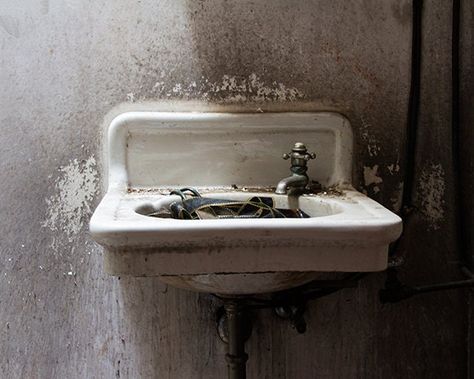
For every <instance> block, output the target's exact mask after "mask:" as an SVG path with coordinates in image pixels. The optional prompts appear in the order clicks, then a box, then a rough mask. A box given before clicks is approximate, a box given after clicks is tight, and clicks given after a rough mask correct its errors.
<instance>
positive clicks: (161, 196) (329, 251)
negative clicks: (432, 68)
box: [90, 112, 401, 294]
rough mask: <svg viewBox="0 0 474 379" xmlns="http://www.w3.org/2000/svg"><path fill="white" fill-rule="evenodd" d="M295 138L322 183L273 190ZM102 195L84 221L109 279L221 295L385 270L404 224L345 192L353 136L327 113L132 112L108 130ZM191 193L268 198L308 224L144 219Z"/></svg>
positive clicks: (284, 171) (348, 186) (313, 176)
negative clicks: (157, 281) (148, 279)
mask: <svg viewBox="0 0 474 379" xmlns="http://www.w3.org/2000/svg"><path fill="white" fill-rule="evenodd" d="M295 141H304V142H305V143H306V145H307V146H308V148H310V149H311V150H313V151H315V152H316V154H317V158H316V160H315V161H311V162H309V171H308V175H309V177H310V178H311V179H313V180H315V181H317V182H319V183H320V184H321V185H322V187H323V188H331V190H326V191H325V190H321V191H315V192H316V193H311V194H307V195H302V196H299V197H297V196H287V195H276V194H274V193H272V192H271V187H275V186H276V184H277V183H278V181H279V180H280V179H282V178H284V177H286V176H288V175H289V164H288V162H285V161H284V160H282V159H281V155H282V153H285V152H288V150H289V149H290V148H291V146H292V145H293V143H294V142H295ZM106 153H107V156H108V165H107V166H108V188H107V192H106V194H105V196H104V198H103V200H102V201H101V203H100V204H99V206H98V207H97V209H96V211H95V212H94V215H93V216H92V219H91V223H90V231H91V234H92V236H93V238H94V239H95V240H96V241H97V242H98V243H100V244H101V245H102V246H104V248H105V267H106V271H107V272H109V273H110V274H113V275H134V276H160V277H161V279H162V280H163V281H165V282H167V283H170V284H173V285H176V286H178V287H184V288H189V289H194V290H198V291H206V292H217V293H222V294H235V293H240V294H245V293H260V292H271V291H275V290H281V289H285V288H289V287H293V286H296V285H299V284H303V283H305V282H307V281H309V280H312V279H314V278H315V277H316V276H317V275H318V274H317V273H320V272H357V271H380V270H384V269H385V268H386V267H387V251H388V244H389V243H390V242H392V241H394V240H395V239H396V238H398V236H399V235H400V233H401V220H400V218H399V217H398V216H396V215H394V214H393V213H391V212H390V211H388V210H387V209H385V208H384V207H382V206H381V205H379V204H378V203H376V202H375V201H373V200H371V199H369V198H368V197H366V196H365V195H363V194H361V193H359V192H357V191H355V190H354V189H353V188H352V186H351V166H352V133H351V129H350V125H349V123H348V121H347V120H346V119H345V118H343V117H342V116H340V115H337V114H333V113H280V114H278V113H275V114H216V113H214V114H213V113H207V114H206V113H159V112H131V113H125V114H122V115H120V116H119V117H117V118H116V119H114V121H113V122H112V123H111V125H110V127H109V130H108V136H107V147H106ZM182 187H194V188H197V189H198V190H199V191H200V192H201V193H202V194H203V196H205V197H212V198H219V199H229V200H241V201H245V200H248V199H249V198H251V197H253V196H265V197H271V198H272V199H273V201H274V203H275V206H276V207H277V208H282V209H297V208H298V209H301V210H302V211H303V212H305V213H306V214H307V215H308V216H309V217H308V218H275V219H261V218H250V219H210V220H178V219H172V218H160V217H150V216H148V214H150V213H152V212H154V211H159V210H160V209H166V207H167V206H168V205H169V203H170V202H172V201H175V200H177V199H179V197H177V196H175V195H172V196H170V195H169V191H170V190H172V189H177V188H182Z"/></svg>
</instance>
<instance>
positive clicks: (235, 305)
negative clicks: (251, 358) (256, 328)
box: [224, 299, 248, 379]
mask: <svg viewBox="0 0 474 379" xmlns="http://www.w3.org/2000/svg"><path fill="white" fill-rule="evenodd" d="M244 301H245V300H239V299H228V300H226V301H225V303H224V309H225V312H226V316H227V333H228V344H227V354H226V361H227V369H228V378H229V379H245V378H246V377H247V376H246V368H245V365H246V362H247V360H248V355H247V354H246V353H245V333H244V331H245V303H244Z"/></svg>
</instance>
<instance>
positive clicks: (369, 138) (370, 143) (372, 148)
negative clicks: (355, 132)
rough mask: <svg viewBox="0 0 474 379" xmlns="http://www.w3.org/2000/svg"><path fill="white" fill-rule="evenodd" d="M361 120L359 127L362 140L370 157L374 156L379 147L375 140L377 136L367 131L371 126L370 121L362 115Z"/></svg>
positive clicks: (377, 152)
mask: <svg viewBox="0 0 474 379" xmlns="http://www.w3.org/2000/svg"><path fill="white" fill-rule="evenodd" d="M361 122H362V126H361V128H360V135H361V137H362V140H363V141H364V142H365V143H366V144H367V152H368V153H369V155H370V156H371V157H376V156H377V155H378V154H379V152H380V150H381V147H380V145H379V143H378V141H377V138H375V137H374V136H373V135H372V134H370V133H369V130H370V129H371V127H372V126H371V125H370V123H369V122H368V121H367V120H366V119H365V117H363V116H362V117H361Z"/></svg>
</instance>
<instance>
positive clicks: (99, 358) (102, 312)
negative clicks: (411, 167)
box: [0, 0, 474, 379]
mask: <svg viewBox="0 0 474 379" xmlns="http://www.w3.org/2000/svg"><path fill="white" fill-rule="evenodd" d="M464 3H466V4H465V12H464V16H463V17H464V21H465V24H466V25H469V24H471V25H472V21H473V12H474V8H473V7H472V5H470V4H469V2H464ZM424 22H425V37H424V63H423V79H422V81H423V83H422V87H423V89H422V111H421V116H420V125H421V130H420V136H419V137H420V138H419V153H418V155H417V188H416V191H417V192H416V193H417V203H418V211H417V212H416V213H415V216H414V218H413V220H412V222H411V223H410V226H409V229H408V230H407V239H406V243H405V244H404V245H403V251H404V253H405V255H406V261H407V264H406V266H405V268H404V270H403V275H402V276H403V279H405V280H407V281H408V282H411V283H424V282H433V281H439V280H447V279H453V278H459V277H460V274H459V271H458V268H457V265H458V255H457V253H456V248H455V245H454V219H453V216H452V214H453V212H452V196H451V195H450V194H451V193H452V178H451V174H450V172H451V168H450V150H449V143H448V141H449V136H450V134H449V123H450V55H449V54H450V28H451V27H450V22H451V10H450V4H449V2H443V1H435V0H428V1H425V16H424ZM469 30H470V29H469V28H465V29H464V31H463V45H464V46H465V50H464V53H463V65H464V67H465V70H464V74H466V76H465V79H464V81H463V96H464V97H463V99H464V100H463V101H464V106H465V109H469V104H470V105H471V108H470V109H472V91H473V86H472V79H471V77H472V76H468V75H469V73H470V72H471V71H472V69H471V68H470V67H472V63H473V62H472V34H471V32H470V31H469ZM410 34H411V1H409V0H402V1H400V0H384V1H379V0H357V1H356V0H354V1H345V0H308V1H299V2H296V1H288V0H273V1H270V0H258V1H257V0H240V1H236V0H194V1H186V0H161V1H156V0H155V1H152V0H141V1H137V2H130V1H125V0H116V1H104V0H96V1H78V0H66V1H57V0H41V1H33V0H25V1H23V2H21V3H11V2H7V1H6V0H1V2H0V51H1V54H0V83H1V85H2V87H1V88H2V91H1V95H0V120H1V121H0V125H1V129H0V138H1V144H0V173H1V178H2V179H1V180H0V215H1V217H0V231H1V235H2V238H1V240H0V341H1V343H0V377H2V378H64V377H67V378H119V377H120V378H173V379H177V378H222V377H224V373H225V361H224V354H225V346H224V345H222V344H221V343H220V341H219V340H218V339H217V337H216V333H215V324H214V312H215V310H216V308H217V307H218V306H219V303H218V302H216V301H215V300H213V299H212V298H211V297H210V296H208V295H198V294H195V293H190V292H185V291H181V290H175V289H173V288H169V287H167V286H165V285H163V284H160V283H159V282H158V281H157V280H154V279H150V278H148V279H136V278H116V277H108V276H106V275H104V274H103V272H102V258H101V250H100V248H98V247H97V246H96V245H95V244H94V243H93V242H92V241H91V239H90V237H89V236H88V233H87V224H88V219H89V217H90V215H91V212H92V211H93V209H94V208H95V206H96V205H97V203H98V201H99V200H100V198H101V191H102V186H101V184H102V179H103V178H102V176H101V174H100V173H101V167H102V155H101V150H100V141H101V136H102V125H103V122H104V117H105V116H106V115H107V114H109V115H110V114H111V113H110V112H112V113H114V112H119V111H121V110H124V109H156V105H155V104H154V103H153V102H155V101H158V100H159V101H160V102H161V104H162V105H161V107H162V108H163V107H164V108H170V109H183V110H186V109H189V110H191V109H193V110H231V111H252V112H253V111H258V110H263V111H271V110H279V111H281V110H291V111H298V110H301V111H303V110H336V111H339V112H341V113H343V114H344V115H346V116H347V117H348V118H349V119H350V121H351V123H352V125H353V127H354V132H355V136H356V168H355V172H354V176H355V182H356V184H357V185H358V186H359V188H360V189H363V190H365V191H367V193H368V194H369V195H370V196H372V197H373V198H375V199H376V200H378V201H380V202H382V203H383V204H384V205H386V206H388V207H390V208H397V206H398V204H399V199H400V191H401V182H402V172H401V169H400V165H401V164H402V159H403V148H404V145H403V138H404V130H405V125H406V114H407V101H408V93H409V78H410ZM163 104H164V105H163ZM463 117H464V118H465V119H466V120H471V121H472V110H471V111H467V110H466V111H465V113H464V116H463ZM466 130H468V129H466ZM466 133H467V134H466V135H467V136H466V140H465V141H467V142H468V141H469V138H470V139H471V140H472V139H473V138H474V137H473V135H472V133H471V134H469V133H470V132H469V131H466ZM463 152H464V154H465V156H466V157H467V158H466V162H473V161H474V159H473V157H472V149H471V148H466V149H464V150H463ZM469 159H470V160H469ZM469 180H470V181H469V182H466V186H468V185H471V187H470V188H474V180H473V179H472V178H470V179H469ZM466 188H468V187H466ZM471 216H472V213H471ZM471 216H469V217H471ZM470 220H471V221H472V217H471V218H470ZM471 225H472V223H471ZM383 281H384V275H383V274H375V275H372V276H370V277H368V278H367V279H364V280H363V281H361V282H360V284H359V286H358V288H356V289H347V290H344V291H340V292H339V293H337V294H334V295H331V296H328V297H326V298H323V299H321V300H319V301H317V302H315V303H312V304H311V306H310V308H309V310H308V314H307V322H308V332H307V333H306V334H304V335H298V334H297V333H296V332H295V331H294V330H293V329H291V327H290V326H289V325H287V324H286V323H284V322H282V321H281V320H279V319H277V318H276V317H275V316H274V315H273V314H272V312H270V311H261V312H258V313H257V314H256V320H255V328H254V333H253V335H252V337H251V339H250V341H249V342H248V346H247V348H248V352H249V354H250V361H249V363H248V366H249V377H250V378H268V379H276V378H313V377H318V378H406V377H408V378H422V377H423V378H424V377H444V378H448V377H449V378H466V377H468V375H470V374H469V372H468V370H469V362H470V360H469V358H468V351H469V348H468V346H469V338H471V339H472V337H471V336H470V335H468V330H470V329H469V317H471V325H472V321H473V320H472V308H471V309H469V305H468V293H467V292H464V291H453V292H449V293H436V294H432V295H427V296H424V297H418V298H413V299H411V300H408V301H406V302H404V303H401V304H398V305H393V306H384V307H382V306H381V305H380V304H379V303H378V300H377V291H378V289H379V288H380V287H381V286H382V285H383ZM471 358H472V357H471Z"/></svg>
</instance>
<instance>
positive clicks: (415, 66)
mask: <svg viewBox="0 0 474 379" xmlns="http://www.w3.org/2000/svg"><path fill="white" fill-rule="evenodd" d="M422 8H423V2H422V0H414V1H413V32H412V77H411V88H410V102H409V108H408V126H407V132H406V142H405V143H406V156H405V167H404V168H405V182H404V190H403V197H402V206H401V217H402V218H403V221H404V222H405V223H406V221H407V216H409V214H410V211H411V210H412V209H413V187H414V172H415V153H416V137H417V127H418V111H419V103H420V73H421V31H422V23H421V16H422ZM452 15H453V17H452V47H451V48H452V51H451V54H452V58H451V59H452V60H451V63H452V68H451V69H452V71H451V75H452V115H451V116H452V117H451V154H452V170H453V181H454V204H453V205H454V212H455V230H456V232H455V233H456V244H457V250H458V251H459V254H460V258H461V261H462V263H463V266H464V267H463V268H462V272H463V273H464V274H465V275H466V276H467V277H468V278H469V279H467V280H461V281H454V282H446V283H434V284H430V285H425V286H408V285H404V284H403V283H401V282H400V281H399V279H398V276H397V270H396V268H390V269H388V270H387V281H386V283H385V288H384V289H382V290H381V291H380V294H379V296H380V301H381V302H382V303H396V302H398V301H401V300H404V299H407V298H409V297H411V296H413V295H417V294H421V293H429V292H434V291H442V290H450V289H455V288H467V287H474V275H473V273H472V270H473V267H474V262H473V257H472V256H471V255H470V253H469V251H468V249H467V246H468V245H467V234H466V227H465V225H466V223H465V220H464V217H465V216H464V212H463V198H462V183H463V181H462V175H461V173H462V169H461V159H460V147H461V146H460V138H459V136H460V113H459V111H460V109H459V108H460V107H459V77H460V74H459V44H460V15H461V0H453V14H452ZM402 237H403V234H402ZM402 237H401V238H400V239H399V240H398V241H396V242H395V243H394V244H392V246H391V251H390V253H391V256H394V255H396V253H397V252H398V248H399V244H400V240H401V239H402Z"/></svg>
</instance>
